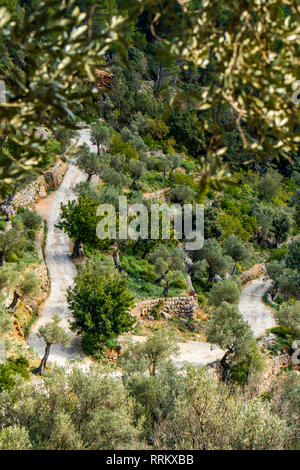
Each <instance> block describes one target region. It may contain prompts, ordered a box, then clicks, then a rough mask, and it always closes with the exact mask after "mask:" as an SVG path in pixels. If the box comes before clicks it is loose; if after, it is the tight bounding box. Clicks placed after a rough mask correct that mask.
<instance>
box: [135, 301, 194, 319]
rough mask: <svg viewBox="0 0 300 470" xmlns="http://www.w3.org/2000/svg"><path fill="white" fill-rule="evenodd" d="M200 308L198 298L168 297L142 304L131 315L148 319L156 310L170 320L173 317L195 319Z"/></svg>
mask: <svg viewBox="0 0 300 470" xmlns="http://www.w3.org/2000/svg"><path fill="white" fill-rule="evenodd" d="M198 308H199V307H198V300H197V297H196V296H187V297H168V298H160V299H148V300H145V301H143V302H140V303H138V304H137V305H136V307H135V308H134V309H133V310H132V312H131V313H132V315H134V316H136V317H138V318H148V317H149V316H150V317H151V316H152V315H151V314H152V313H153V311H154V310H158V312H157V313H159V314H161V315H162V316H163V317H164V318H165V319H170V318H171V317H172V316H176V317H185V318H195V316H196V312H197V310H198Z"/></svg>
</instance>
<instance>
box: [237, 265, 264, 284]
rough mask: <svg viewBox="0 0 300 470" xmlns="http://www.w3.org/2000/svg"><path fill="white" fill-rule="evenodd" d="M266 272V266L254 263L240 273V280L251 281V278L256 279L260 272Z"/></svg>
mask: <svg viewBox="0 0 300 470" xmlns="http://www.w3.org/2000/svg"><path fill="white" fill-rule="evenodd" d="M265 273H266V268H265V267H264V265H263V264H255V265H254V266H252V268H250V269H249V270H248V271H245V272H243V273H242V274H241V275H240V280H241V281H242V282H243V283H244V282H249V281H252V280H253V279H257V278H258V277H260V276H261V275H262V274H265Z"/></svg>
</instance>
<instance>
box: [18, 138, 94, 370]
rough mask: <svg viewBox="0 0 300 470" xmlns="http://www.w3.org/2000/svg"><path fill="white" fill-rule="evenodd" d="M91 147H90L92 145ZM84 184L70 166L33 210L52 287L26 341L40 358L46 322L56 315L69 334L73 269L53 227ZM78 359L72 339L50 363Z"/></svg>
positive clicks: (62, 237)
mask: <svg viewBox="0 0 300 470" xmlns="http://www.w3.org/2000/svg"><path fill="white" fill-rule="evenodd" d="M83 142H86V143H89V144H90V142H89V130H88V129H83V130H81V131H80V138H79V141H78V144H79V145H80V144H82V143H83ZM90 145H91V147H93V146H92V144H90ZM84 180H86V175H84V174H83V173H82V172H81V171H80V170H79V169H78V168H77V167H75V166H74V165H70V166H69V168H68V170H67V172H66V174H65V176H64V179H63V181H62V184H61V186H60V187H59V188H58V189H57V191H55V192H53V193H51V194H50V195H49V196H47V197H46V198H45V199H42V200H40V201H39V202H38V204H37V205H36V207H35V209H36V210H37V212H38V213H39V214H40V215H41V216H42V217H43V218H44V219H46V220H47V226H48V232H47V239H46V246H45V261H46V265H47V268H48V271H49V277H50V283H51V288H50V293H49V296H48V298H47V300H46V301H45V303H44V304H43V305H42V307H41V308H40V312H39V318H38V320H37V321H36V323H35V324H34V326H33V328H32V329H31V332H30V335H29V337H28V340H27V342H28V344H29V346H31V347H32V348H33V349H34V350H35V351H36V352H37V354H38V355H39V357H40V358H41V357H42V356H43V354H44V349H45V343H44V341H43V340H41V339H39V338H38V337H37V331H38V329H39V327H40V326H41V325H44V324H45V323H47V322H49V321H50V320H51V318H52V317H53V315H55V314H56V315H58V316H59V317H60V318H61V319H62V322H61V325H62V326H63V327H64V328H65V329H66V330H68V331H69V320H70V319H71V313H70V311H69V309H68V305H67V301H66V295H67V289H68V287H69V286H71V285H72V283H73V280H74V277H75V275H76V269H75V266H74V264H73V263H72V260H71V259H70V253H71V243H70V240H69V238H68V236H67V235H66V234H65V233H64V232H63V231H61V230H59V229H57V228H56V227H55V225H56V224H57V222H58V221H59V216H60V205H61V203H64V204H65V203H66V202H67V201H69V200H73V199H75V195H74V193H73V188H74V186H75V185H76V184H77V183H79V182H80V181H84ZM78 356H79V357H83V353H82V350H81V340H80V338H79V337H77V336H74V335H72V342H71V344H70V346H69V347H64V346H60V345H53V346H52V347H51V353H50V362H56V363H57V364H58V365H65V364H66V363H67V362H68V361H70V360H72V359H76V358H78Z"/></svg>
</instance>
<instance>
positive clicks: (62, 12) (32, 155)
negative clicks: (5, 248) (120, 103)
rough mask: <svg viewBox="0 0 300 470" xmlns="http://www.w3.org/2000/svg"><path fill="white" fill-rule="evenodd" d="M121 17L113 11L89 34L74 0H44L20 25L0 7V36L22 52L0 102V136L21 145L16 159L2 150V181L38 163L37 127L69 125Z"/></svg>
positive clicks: (116, 36)
mask: <svg viewBox="0 0 300 470" xmlns="http://www.w3.org/2000/svg"><path fill="white" fill-rule="evenodd" d="M51 8H53V10H54V11H55V13H54V14H52V15H50V14H49V9H51ZM70 11H71V14H70ZM125 21H126V20H125V18H121V17H116V16H112V17H111V18H110V19H109V20H108V21H107V23H106V24H105V25H104V26H103V28H102V30H101V31H100V32H98V34H97V37H96V38H92V35H91V34H90V27H91V25H90V24H89V22H87V21H86V14H85V13H82V12H81V11H80V10H79V8H78V7H74V0H63V1H61V2H58V1H57V0H45V1H43V2H41V3H39V8H38V9H37V10H36V11H35V12H34V13H30V14H29V13H25V15H24V18H23V24H22V25H20V24H17V22H15V21H12V20H11V15H10V13H9V12H8V11H7V10H6V9H5V8H1V9H0V37H2V38H4V39H5V41H6V44H8V45H10V46H11V47H17V48H18V49H19V50H20V54H21V53H22V56H23V57H26V62H25V61H24V63H23V64H22V66H21V67H20V68H18V69H14V71H13V74H12V75H11V77H10V81H9V87H7V88H8V89H7V103H2V104H1V105H0V121H1V126H0V137H2V138H3V137H6V136H9V137H10V138H12V139H13V140H14V141H15V142H16V143H17V144H19V145H20V146H21V152H20V156H19V157H18V159H17V161H16V160H14V161H13V160H12V157H11V156H10V154H9V153H8V152H6V153H5V150H2V153H3V154H2V155H1V156H2V162H1V163H2V165H1V174H0V178H1V181H2V182H3V183H11V182H14V181H16V179H17V178H19V177H22V175H23V176H24V171H26V170H33V169H38V168H39V164H40V161H41V157H42V151H43V148H42V143H43V141H42V140H41V139H39V138H37V137H36V136H35V131H36V128H37V127H41V126H43V127H45V128H47V129H50V130H53V129H55V128H56V127H57V126H59V127H60V128H61V127H62V126H65V127H74V124H73V125H72V124H70V120H71V121H72V119H73V118H74V115H73V111H72V109H73V108H74V105H79V104H82V103H84V102H85V101H86V100H87V99H89V98H90V97H91V96H92V95H93V94H95V93H98V92H99V90H98V89H96V88H92V86H91V84H90V83H89V80H90V81H93V80H94V76H93V70H94V67H95V64H98V65H99V64H101V60H102V57H103V55H104V54H105V52H106V51H107V49H108V48H109V46H111V44H112V43H113V42H114V41H115V40H120V41H121V42H122V38H123V39H124V37H125V35H126V32H125V29H124V23H125ZM124 41H125V39H124ZM124 41H123V42H124ZM102 62H103V61H102Z"/></svg>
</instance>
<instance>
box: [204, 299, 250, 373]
mask: <svg viewBox="0 0 300 470" xmlns="http://www.w3.org/2000/svg"><path fill="white" fill-rule="evenodd" d="M205 333H206V337H207V341H208V342H209V343H212V344H217V345H218V346H219V347H220V348H221V349H224V350H225V353H224V355H223V357H222V359H221V365H222V367H223V369H224V376H226V370H227V368H228V364H227V361H228V359H229V358H230V359H231V360H232V359H233V360H241V359H243V357H245V356H246V354H247V353H248V352H249V351H250V349H251V344H252V339H253V336H252V332H251V328H250V326H249V324H248V323H247V322H246V321H245V320H244V319H243V317H242V315H241V313H240V312H239V310H238V308H237V306H236V305H231V304H229V303H228V302H222V303H221V304H220V305H219V306H218V307H216V308H214V310H213V312H212V314H211V316H210V317H209V319H208V320H207V323H206V326H205Z"/></svg>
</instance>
